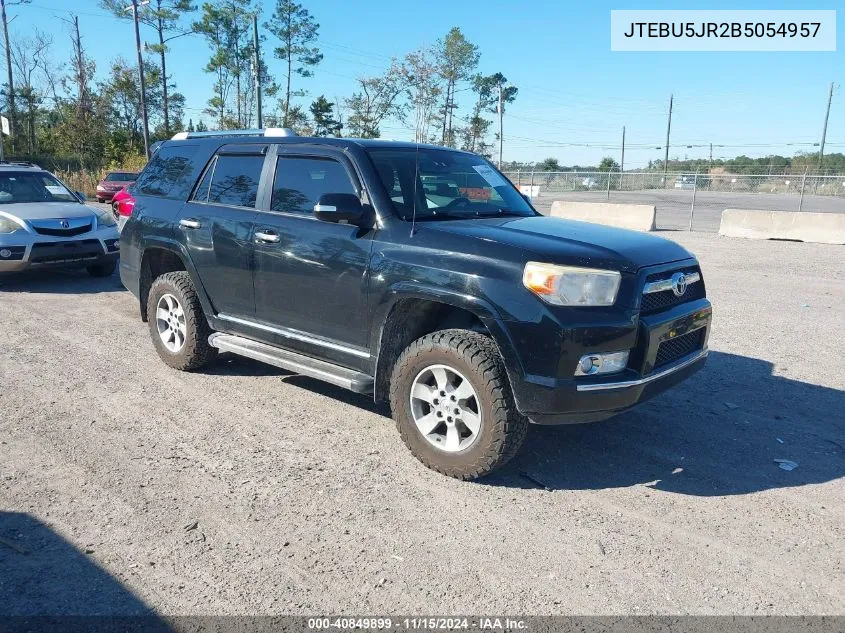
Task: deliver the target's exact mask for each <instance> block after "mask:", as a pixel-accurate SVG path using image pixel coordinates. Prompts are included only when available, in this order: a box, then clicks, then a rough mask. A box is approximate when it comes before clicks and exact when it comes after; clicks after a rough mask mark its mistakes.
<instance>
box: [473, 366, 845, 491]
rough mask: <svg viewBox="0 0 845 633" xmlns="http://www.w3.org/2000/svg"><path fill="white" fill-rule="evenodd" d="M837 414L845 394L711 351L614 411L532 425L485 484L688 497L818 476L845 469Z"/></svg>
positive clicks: (814, 480)
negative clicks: (685, 372)
mask: <svg viewBox="0 0 845 633" xmlns="http://www.w3.org/2000/svg"><path fill="white" fill-rule="evenodd" d="M843 411H845V391H840V390H837V389H831V388H828V387H822V386H819V385H813V384H810V383H806V382H801V381H798V380H792V379H789V378H784V377H782V376H776V375H773V373H772V364H771V363H769V362H767V361H763V360H759V359H755V358H748V357H745V356H738V355H734V354H726V353H722V352H711V353H710V358H709V359H708V363H707V365H706V367H705V368H704V370H702V371H701V372H700V373H698V374H696V375H694V376H693V377H691V378H690V379H689V380H687V381H686V382H684V383H681V384H680V385H679V386H678V387H676V388H675V389H674V390H670V391H668V392H666V393H665V394H663V395H661V396H659V397H658V398H655V399H654V400H651V401H649V402H646V403H644V404H643V405H641V406H639V407H637V408H635V409H632V410H631V411H628V412H626V413H623V414H621V415H619V416H616V417H615V418H611V419H610V420H606V421H604V422H599V423H594V424H583V425H567V426H557V427H544V426H536V427H532V428H531V430H530V432H529V435H528V438H527V440H526V442H525V444H524V445H523V447H522V450H521V451H520V452H519V454H518V455H517V456H516V457H515V458H514V460H513V461H512V462H511V463H510V464H509V465H508V466H506V467H505V468H504V469H502V470H501V471H499V472H498V473H494V474H493V475H492V476H490V477H488V478H486V479H484V480H483V481H484V483H485V484H488V485H496V486H507V487H518V488H545V489H548V490H598V489H605V488H620V487H626V486H635V485H645V486H650V487H652V488H655V489H658V490H664V491H667V492H675V493H679V494H687V495H695V496H723V495H741V494H749V493H753V492H759V491H762V490H771V489H775V488H784V487H794V486H803V485H808V484H818V483H824V482H828V481H834V480H836V479H839V478H841V477H843V476H845V417H843V413H842V412H843ZM776 460H788V461H789V462H793V463H795V464H797V466H796V467H794V469H793V470H785V469H784V468H782V467H781V463H780V462H778V461H776ZM783 466H784V467H785V468H788V467H789V466H790V464H787V463H784V464H783Z"/></svg>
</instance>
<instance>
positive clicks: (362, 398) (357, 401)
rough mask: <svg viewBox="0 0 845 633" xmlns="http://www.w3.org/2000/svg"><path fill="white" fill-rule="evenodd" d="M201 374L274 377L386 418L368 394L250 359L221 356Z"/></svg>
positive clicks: (386, 413)
mask: <svg viewBox="0 0 845 633" xmlns="http://www.w3.org/2000/svg"><path fill="white" fill-rule="evenodd" d="M202 371H203V373H205V374H210V375H212V376H255V377H265V376H278V377H279V378H281V379H282V380H283V381H284V382H286V383H288V384H290V385H294V386H296V387H300V388H301V389H306V390H308V391H312V392H314V393H317V394H320V395H321V396H325V397H327V398H331V399H332V400H337V401H339V402H343V403H346V404H349V405H352V406H354V407H358V408H359V409H365V410H367V411H369V412H371V413H375V414H377V415H381V416H384V417H387V418H389V417H390V408H389V407H388V406H387V405H384V404H380V403H376V402H374V401H373V397H372V396H371V395H366V394H362V393H355V392H354V391H349V390H348V389H344V388H342V387H338V386H336V385H332V384H330V383H327V382H324V381H322V380H318V379H317V378H311V377H310V376H303V375H302V374H295V373H293V372H290V371H287V370H285V369H281V368H279V367H274V366H272V365H268V364H266V363H262V362H260V361H257V360H253V359H251V358H246V357H244V356H238V355H237V354H231V353H223V354H220V356H219V357H218V359H217V362H215V363H214V364H213V365H209V366H208V367H206V368H204V369H203V370H202Z"/></svg>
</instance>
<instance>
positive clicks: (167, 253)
mask: <svg viewBox="0 0 845 633" xmlns="http://www.w3.org/2000/svg"><path fill="white" fill-rule="evenodd" d="M179 270H184V271H186V272H187V273H188V274H189V275H190V277H191V281H192V283H193V284H194V288H195V289H196V292H197V296H198V297H199V300H200V303H201V304H202V307H203V311H204V312H205V314H206V318H208V316H207V315H208V314H209V309H210V303H209V301H208V297H207V296H206V294H205V290H204V288H203V286H202V284H201V283H200V280H199V277H198V276H197V272H196V270H195V269H194V267H193V265H192V264H191V260H190V257H188V254H187V252H185V249H184V247H183V246H182V245H181V244H179V243H178V242H172V241H169V240H154V241H149V242H146V243H145V244H144V245H143V247H142V249H141V264H140V268H139V283H138V302H139V304H140V305H139V308H140V311H141V320H142V321H144V322H146V321H147V318H148V315H147V299H148V297H149V294H150V287H151V286H152V283H153V281H155V280H156V279H157V278H158V277H160V276H161V275H164V274H165V273H170V272H175V271H179Z"/></svg>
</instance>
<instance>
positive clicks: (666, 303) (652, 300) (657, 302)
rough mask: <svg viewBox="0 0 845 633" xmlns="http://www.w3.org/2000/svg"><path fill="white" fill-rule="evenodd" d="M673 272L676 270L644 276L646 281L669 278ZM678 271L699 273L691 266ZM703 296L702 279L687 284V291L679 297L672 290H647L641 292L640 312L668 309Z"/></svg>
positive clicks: (647, 312) (646, 312) (650, 312)
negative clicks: (644, 292)
mask: <svg viewBox="0 0 845 633" xmlns="http://www.w3.org/2000/svg"><path fill="white" fill-rule="evenodd" d="M674 272H678V271H671V272H664V273H654V274H651V275H649V276H648V277H646V283H649V282H652V281H661V280H664V279H670V278H671V277H672V274H673V273H674ZM680 272H684V273H687V274H690V273H694V272H695V273H699V274H701V271H700V270H699V269H698V268H691V269H689V270H682V271H680ZM703 298H704V281H703V280H701V279H699V281H697V282H695V283H693V284H689V285H688V286H687V291H686V292H685V293H684V294H682V295H681V296H680V297H679V296H677V295H676V294H675V293H674V292H673V291H672V290H663V291H662V292H649V293H648V294H643V300H642V304H641V306H640V313H641V314H652V313H654V312H661V311H663V310H668V309H669V308H674V307H675V306H676V305H680V304H682V303H688V302H690V301H695V300H697V299H703Z"/></svg>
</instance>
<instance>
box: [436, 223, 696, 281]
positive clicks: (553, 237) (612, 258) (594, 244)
mask: <svg viewBox="0 0 845 633" xmlns="http://www.w3.org/2000/svg"><path fill="white" fill-rule="evenodd" d="M426 226H427V227H430V228H432V229H435V230H437V231H445V232H449V233H455V234H460V235H466V236H470V237H475V238H478V239H482V240H488V241H493V242H498V243H500V244H507V245H510V246H516V247H518V248H521V249H523V250H525V251H528V252H530V253H532V255H531V257H532V258H536V259H537V260H538V261H543V262H547V263H550V264H568V265H574V266H587V267H593V268H605V269H612V270H620V271H624V272H636V271H637V270H639V269H640V268H643V267H645V266H653V265H655V264H665V263H668V262H674V261H678V260H681V259H687V258H690V257H692V255H691V254H690V253H689V251H687V250H686V249H685V248H683V247H682V246H680V245H679V244H676V243H675V242H672V241H670V240H667V239H664V238H662V237H657V236H656V235H651V234H649V233H640V232H639V231H629V230H627V229H617V228H614V227H610V226H603V225H601V224H590V223H588V222H577V221H574V220H564V219H562V218H549V217H542V216H535V217H526V218H478V219H474V220H444V221H442V222H430V223H427V224H426Z"/></svg>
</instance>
